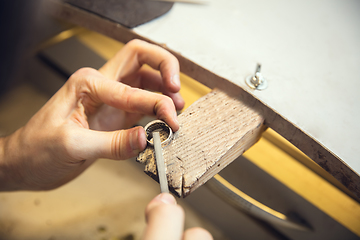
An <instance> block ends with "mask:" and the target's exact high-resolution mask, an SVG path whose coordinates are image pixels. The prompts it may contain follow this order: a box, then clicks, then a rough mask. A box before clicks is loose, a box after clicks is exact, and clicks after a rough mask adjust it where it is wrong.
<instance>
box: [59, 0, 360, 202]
mask: <svg viewBox="0 0 360 240" xmlns="http://www.w3.org/2000/svg"><path fill="white" fill-rule="evenodd" d="M208 2H209V3H208V4H206V5H194V4H181V3H176V4H174V6H173V8H172V9H171V10H170V11H169V12H168V13H167V14H165V15H163V16H162V17H160V18H157V19H155V20H153V21H151V22H149V23H146V24H143V25H140V26H138V27H135V28H133V29H129V28H125V27H123V26H121V25H120V24H118V23H115V22H113V21H111V20H108V19H105V18H103V17H101V16H97V15H95V14H92V13H89V12H87V11H84V10H81V9H79V8H76V7H74V6H71V5H69V4H64V3H59V2H55V5H57V8H55V9H54V13H55V15H57V16H59V17H60V18H63V19H65V18H66V19H67V20H69V21H71V22H72V23H75V24H78V25H81V26H83V27H86V28H89V29H91V30H95V31H97V32H100V33H102V34H105V35H107V36H110V37H112V38H114V39H117V40H119V41H121V42H128V41H129V40H131V39H134V38H140V39H144V40H147V41H150V42H153V43H156V44H159V45H161V46H163V47H165V48H167V49H168V50H170V51H171V52H172V53H174V54H175V55H176V56H177V57H178V59H179V61H180V65H181V71H182V72H184V73H186V74H187V75H189V76H191V77H192V78H194V79H196V80H197V81H199V82H201V83H203V84H204V85H206V86H208V87H210V88H219V89H222V90H224V91H227V92H229V93H231V94H235V95H236V94H237V95H239V96H241V98H242V99H243V100H244V101H247V102H251V103H252V104H254V105H255V106H256V108H258V109H261V111H262V112H263V114H264V116H265V124H266V126H268V127H270V128H271V129H273V130H274V131H276V132H277V133H279V134H280V135H281V136H283V137H284V138H286V139H287V140H288V141H289V142H290V143H292V144H293V145H295V146H296V147H297V148H298V149H300V150H301V151H302V152H303V153H305V154H306V155H307V156H308V157H309V158H310V159H312V160H313V161H314V162H315V163H316V164H318V166H320V167H321V168H322V169H324V170H325V171H326V172H328V173H329V174H330V175H331V176H332V177H334V178H335V179H336V180H337V181H338V182H339V183H341V184H342V186H341V187H339V189H340V190H341V191H344V192H345V193H346V194H347V195H348V196H349V197H350V198H353V199H354V200H356V201H359V199H360V177H359V172H360V163H359V161H358V159H357V156H358V155H359V153H360V150H359V148H357V147H356V143H358V142H360V141H359V140H360V137H359V133H360V131H359V127H358V124H357V119H358V117H360V109H359V108H358V107H356V103H357V102H358V101H359V100H360V97H359V96H358V94H357V93H356V91H357V88H358V87H359V86H360V84H359V82H358V81H357V78H358V76H359V71H360V70H359V69H358V68H357V66H358V65H359V63H360V44H358V43H359V42H360V30H359V29H360V28H359V24H360V16H359V14H358V10H359V8H360V5H359V3H357V2H326V1H318V2H315V3H314V2H301V3H287V2H283V1H277V2H274V3H272V4H271V5H270V4H268V3H267V2H264V1H256V2H251V3H248V2H242V1H235V0H233V1H230V0H228V1H221V2H219V1H208ZM257 63H261V65H262V69H261V72H262V74H263V76H264V77H265V79H266V80H267V83H268V87H267V89H265V90H262V91H258V90H253V89H251V88H250V87H249V86H248V85H246V83H245V78H246V77H247V76H250V75H253V74H254V70H255V67H256V65H257ZM348 73H350V76H348Z"/></svg>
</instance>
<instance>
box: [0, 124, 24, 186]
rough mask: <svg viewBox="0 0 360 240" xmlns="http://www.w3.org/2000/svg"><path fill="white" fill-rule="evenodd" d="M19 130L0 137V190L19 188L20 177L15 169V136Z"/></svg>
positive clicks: (16, 150)
mask: <svg viewBox="0 0 360 240" xmlns="http://www.w3.org/2000/svg"><path fill="white" fill-rule="evenodd" d="M18 132H19V130H18V131H17V132H15V133H13V134H12V135H9V136H7V137H3V138H0V191H14V190H20V189H21V182H22V180H21V179H22V177H21V174H20V172H19V171H18V170H19V169H17V166H16V164H17V160H16V154H18V153H19V151H20V149H16V146H15V145H14V144H16V140H15V138H16V136H17V135H18V134H19V133H18Z"/></svg>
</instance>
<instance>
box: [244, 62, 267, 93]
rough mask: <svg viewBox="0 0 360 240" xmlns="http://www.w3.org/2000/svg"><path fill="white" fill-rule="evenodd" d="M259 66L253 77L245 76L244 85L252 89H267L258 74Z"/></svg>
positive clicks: (264, 81) (264, 80)
mask: <svg viewBox="0 0 360 240" xmlns="http://www.w3.org/2000/svg"><path fill="white" fill-rule="evenodd" d="M260 70H261V65H260V64H257V66H256V71H255V74H254V75H250V76H247V77H246V79H245V82H246V84H247V85H248V86H249V87H251V88H252V89H256V90H264V89H266V88H267V85H268V84H267V81H266V79H265V78H264V77H263V76H262V74H261V73H260Z"/></svg>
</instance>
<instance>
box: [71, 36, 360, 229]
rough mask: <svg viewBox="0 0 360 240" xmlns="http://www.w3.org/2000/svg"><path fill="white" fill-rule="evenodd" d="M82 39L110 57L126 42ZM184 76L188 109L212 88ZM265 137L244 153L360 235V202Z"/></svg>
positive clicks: (284, 143) (271, 134)
mask: <svg viewBox="0 0 360 240" xmlns="http://www.w3.org/2000/svg"><path fill="white" fill-rule="evenodd" d="M78 39H79V40H80V41H81V42H82V43H83V44H85V45H86V46H88V47H89V48H90V49H92V50H93V51H94V52H96V53H97V54H99V55H100V56H102V57H103V58H104V59H110V58H111V57H112V56H113V55H114V54H115V53H116V52H117V51H118V50H120V49H121V47H122V46H123V44H122V43H119V42H117V41H115V40H113V39H110V38H108V37H105V36H103V35H100V34H98V33H94V32H90V31H89V32H87V33H86V34H84V33H82V34H80V35H79V36H78ZM180 78H181V83H182V88H181V91H180V93H181V94H182V96H183V98H184V99H185V102H186V104H185V108H184V109H186V108H187V107H188V106H190V105H191V104H192V103H193V102H195V101H196V100H197V99H198V98H200V97H201V96H203V95H205V94H207V93H208V92H210V90H211V89H209V88H207V87H205V86H204V85H202V84H200V83H198V82H197V81H195V80H194V79H191V78H190V77H188V76H186V75H184V74H181V76H180ZM265 138H267V139H272V140H273V141H275V140H276V139H277V140H279V139H280V140H281V141H277V142H276V143H277V144H275V145H274V144H272V143H271V142H270V141H268V140H266V139H265ZM265 138H262V139H260V141H259V142H258V143H257V144H255V145H254V146H253V147H252V148H250V149H249V150H248V151H246V152H245V154H244V156H245V157H246V158H247V159H249V160H250V161H251V162H253V163H254V164H256V165H257V166H258V167H259V168H261V169H263V170H264V171H266V172H267V173H269V174H270V175H272V176H273V177H274V178H275V179H277V180H279V181H280V182H282V183H283V184H285V185H286V186H287V187H289V188H290V189H292V190H293V191H294V192H296V193H297V194H299V195H300V196H301V197H303V198H305V199H306V200H307V201H309V202H310V203H312V204H313V205H315V206H316V207H318V208H319V209H321V210H322V211H323V212H324V213H326V214H328V215H329V216H331V217H332V218H333V219H335V220H336V221H338V222H339V223H341V224H342V225H344V226H345V227H347V228H348V229H349V230H351V231H352V232H354V233H355V234H356V235H358V236H360V204H359V203H358V202H356V201H355V200H353V199H352V198H351V197H349V196H348V195H346V194H345V193H344V192H342V191H340V190H339V189H338V188H336V187H334V186H333V185H332V184H331V183H330V182H328V181H326V180H325V179H324V178H322V177H321V175H322V174H323V173H324V172H322V173H321V174H320V175H318V174H317V173H318V171H317V170H319V168H317V167H318V166H317V167H316V164H315V163H314V164H315V165H313V166H312V167H311V168H313V169H312V170H310V169H309V168H308V167H309V166H310V165H311V164H310V165H309V164H308V167H307V166H305V165H307V164H305V165H304V164H303V163H305V162H309V161H312V160H311V159H306V161H304V160H303V161H302V162H303V163H301V162H299V161H298V160H296V159H295V158H293V157H296V156H297V157H299V156H301V157H300V158H303V157H304V156H305V155H303V154H302V153H301V152H300V153H301V154H302V155H301V154H300V153H299V152H298V151H296V150H294V149H292V150H291V151H284V149H285V150H286V149H291V147H290V148H289V146H290V145H289V144H290V143H288V142H287V141H286V140H282V139H281V137H280V136H279V135H278V134H277V133H275V132H273V131H272V130H267V132H266V133H265ZM274 139H275V140H274ZM281 142H282V143H281ZM279 144H280V145H279ZM281 146H282V147H281ZM284 147H285V148H284ZM286 152H288V153H286ZM291 152H292V153H293V154H291ZM294 152H295V153H294ZM289 153H290V154H291V155H289ZM299 154H300V155H299ZM291 156H293V157H291ZM305 157H306V156H305ZM314 169H315V171H314ZM316 169H317V170H316ZM321 170H322V169H321ZM321 170H320V172H321ZM325 175H326V174H325ZM327 177H328V176H327ZM331 177H332V176H331Z"/></svg>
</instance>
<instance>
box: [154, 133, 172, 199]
mask: <svg viewBox="0 0 360 240" xmlns="http://www.w3.org/2000/svg"><path fill="white" fill-rule="evenodd" d="M152 135H153V139H154V151H155V159H156V167H157V172H158V177H159V182H160V190H161V192H162V193H164V192H166V193H169V187H168V181H167V178H166V172H165V161H164V157H163V153H162V147H161V140H160V132H159V131H154V132H153V134H152Z"/></svg>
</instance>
